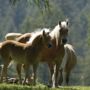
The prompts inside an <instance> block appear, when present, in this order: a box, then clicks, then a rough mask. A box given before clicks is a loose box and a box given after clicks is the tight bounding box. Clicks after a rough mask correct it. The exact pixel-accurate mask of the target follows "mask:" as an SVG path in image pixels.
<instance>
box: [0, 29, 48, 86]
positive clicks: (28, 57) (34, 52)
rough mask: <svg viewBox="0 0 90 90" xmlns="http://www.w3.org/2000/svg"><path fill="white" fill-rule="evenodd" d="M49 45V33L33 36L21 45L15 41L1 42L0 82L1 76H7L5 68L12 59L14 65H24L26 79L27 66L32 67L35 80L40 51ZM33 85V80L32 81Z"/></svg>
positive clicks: (44, 32) (43, 32)
mask: <svg viewBox="0 0 90 90" xmlns="http://www.w3.org/2000/svg"><path fill="white" fill-rule="evenodd" d="M49 44H50V36H49V31H48V32H46V31H42V32H41V33H38V34H35V35H33V37H32V38H31V39H30V42H29V43H27V44H23V43H20V42H17V41H12V40H7V41H4V42H2V45H1V47H0V55H1V57H2V59H3V61H4V67H3V72H2V74H1V82H2V81H3V76H5V77H6V76H7V67H8V65H9V63H10V62H11V60H12V59H13V60H14V61H15V62H16V63H20V64H24V65H25V72H26V73H25V74H26V77H28V69H29V65H33V70H34V78H35V79H36V73H35V72H36V68H37V65H38V61H39V60H37V59H39V58H38V57H39V55H40V51H41V50H42V49H43V46H46V47H48V45H49ZM34 84H35V80H34Z"/></svg>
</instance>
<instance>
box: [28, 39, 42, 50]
mask: <svg viewBox="0 0 90 90" xmlns="http://www.w3.org/2000/svg"><path fill="white" fill-rule="evenodd" d="M42 46H43V42H42V39H39V40H37V39H36V40H34V41H33V42H32V43H30V44H29V43H28V46H27V47H28V48H29V47H30V48H32V49H34V50H40V49H41V48H42Z"/></svg>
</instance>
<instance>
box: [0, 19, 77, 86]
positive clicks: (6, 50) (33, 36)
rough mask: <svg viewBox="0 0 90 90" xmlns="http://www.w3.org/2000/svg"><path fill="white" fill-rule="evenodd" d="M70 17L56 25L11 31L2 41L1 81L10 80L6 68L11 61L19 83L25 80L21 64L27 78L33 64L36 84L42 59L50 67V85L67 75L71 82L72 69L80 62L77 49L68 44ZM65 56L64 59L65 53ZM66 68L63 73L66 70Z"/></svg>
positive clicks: (0, 46) (0, 47)
mask: <svg viewBox="0 0 90 90" xmlns="http://www.w3.org/2000/svg"><path fill="white" fill-rule="evenodd" d="M68 32H69V28H68V21H67V20H65V21H59V23H58V24H57V25H56V26H55V28H54V29H52V30H50V29H48V28H43V29H38V30H37V31H35V32H32V33H25V34H21V33H8V34H6V36H5V40H4V41H3V42H1V43H0V56H1V59H2V60H3V68H2V70H1V77H0V82H3V79H5V81H6V82H7V69H8V66H9V64H10V62H11V61H14V62H15V63H16V70H17V73H18V76H19V83H22V77H21V68H22V67H23V68H24V71H25V79H24V83H23V84H25V83H26V80H27V79H28V77H29V67H30V66H32V67H33V72H32V73H33V74H34V76H33V85H36V78H37V68H38V65H39V63H40V62H45V63H47V64H48V67H49V70H50V78H49V82H48V83H49V84H48V85H49V86H50V87H56V86H58V85H61V84H62V83H63V81H64V79H65V82H66V84H67V85H68V83H69V77H70V73H71V71H72V69H73V68H74V67H75V65H76V62H77V56H76V52H75V50H74V48H73V46H72V45H70V44H67V38H68ZM65 56H66V58H65V59H64V57H65ZM63 72H64V74H63Z"/></svg>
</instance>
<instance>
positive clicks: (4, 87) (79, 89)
mask: <svg viewBox="0 0 90 90" xmlns="http://www.w3.org/2000/svg"><path fill="white" fill-rule="evenodd" d="M0 90H90V87H88V86H62V87H59V88H48V87H46V86H45V85H41V84H39V85H36V86H27V85H16V84H0Z"/></svg>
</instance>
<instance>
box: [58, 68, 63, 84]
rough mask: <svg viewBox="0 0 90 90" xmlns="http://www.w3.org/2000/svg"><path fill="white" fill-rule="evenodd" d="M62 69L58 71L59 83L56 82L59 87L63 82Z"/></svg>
mask: <svg viewBox="0 0 90 90" xmlns="http://www.w3.org/2000/svg"><path fill="white" fill-rule="evenodd" d="M62 73H63V69H62V68H61V69H60V70H59V81H58V84H59V85H60V86H61V84H62V82H63V74H62Z"/></svg>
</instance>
